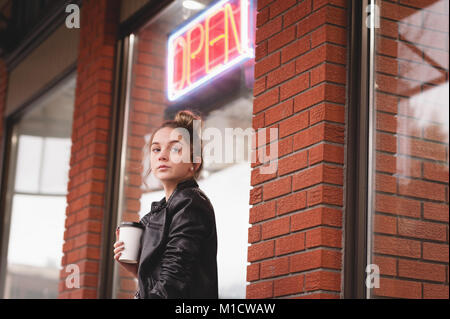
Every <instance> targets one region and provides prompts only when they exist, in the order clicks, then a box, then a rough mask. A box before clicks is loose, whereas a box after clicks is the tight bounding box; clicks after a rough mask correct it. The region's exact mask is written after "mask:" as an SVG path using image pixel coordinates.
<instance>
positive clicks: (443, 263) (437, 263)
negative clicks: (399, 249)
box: [372, 250, 448, 273]
mask: <svg viewBox="0 0 450 319" xmlns="http://www.w3.org/2000/svg"><path fill="white" fill-rule="evenodd" d="M422 251H423V250H422ZM372 255H373V257H377V256H379V257H385V258H386V257H389V258H393V257H396V260H395V262H396V267H395V271H396V272H397V273H398V265H397V263H398V261H399V260H400V259H405V260H409V261H419V262H424V263H428V264H436V265H442V266H448V262H445V261H438V260H433V259H424V258H423V257H420V258H413V257H407V256H398V255H389V254H382V253H373V254H372Z"/></svg>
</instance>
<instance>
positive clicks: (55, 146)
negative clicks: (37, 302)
mask: <svg viewBox="0 0 450 319" xmlns="http://www.w3.org/2000/svg"><path fill="white" fill-rule="evenodd" d="M74 94H75V77H71V78H70V79H68V80H66V81H64V83H62V84H61V85H59V86H58V87H57V88H56V89H55V90H52V92H50V93H48V94H47V95H46V96H45V97H43V98H42V99H41V100H39V101H38V102H36V103H35V105H32V106H31V108H30V111H29V112H27V113H26V114H25V115H24V116H22V117H21V118H20V120H18V121H17V123H16V124H15V125H14V127H13V135H12V141H11V143H12V144H11V152H10V158H9V163H10V167H11V168H12V169H11V170H10V173H9V176H8V181H9V185H8V190H7V196H6V198H7V201H6V206H5V212H6V216H9V219H10V224H9V225H7V227H9V238H8V250H7V269H6V273H3V274H2V275H4V276H6V277H5V287H4V291H3V296H4V298H57V297H58V283H59V274H60V269H61V267H60V266H61V258H62V251H63V249H62V248H63V238H64V222H65V217H66V192H67V183H68V172H69V161H70V148H71V131H72V114H73V107H74ZM6 220H8V219H6ZM6 233H8V232H6Z"/></svg>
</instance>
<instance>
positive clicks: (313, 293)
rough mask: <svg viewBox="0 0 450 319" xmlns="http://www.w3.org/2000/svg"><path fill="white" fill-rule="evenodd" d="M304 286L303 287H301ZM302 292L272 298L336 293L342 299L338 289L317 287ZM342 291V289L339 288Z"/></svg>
mask: <svg viewBox="0 0 450 319" xmlns="http://www.w3.org/2000/svg"><path fill="white" fill-rule="evenodd" d="M303 288H305V287H303ZM303 291H304V292H303V293H295V294H289V295H282V296H278V297H274V299H293V298H295V297H306V296H311V295H315V294H323V293H326V294H333V295H336V296H338V297H340V298H339V299H343V297H341V295H340V292H338V291H334V290H326V289H318V290H308V291H305V289H303ZM341 292H342V290H341ZM305 299H306V300H308V299H311V300H312V299H316V298H305ZM319 300H326V298H324V299H319Z"/></svg>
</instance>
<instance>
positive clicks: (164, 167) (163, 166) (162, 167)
mask: <svg viewBox="0 0 450 319" xmlns="http://www.w3.org/2000/svg"><path fill="white" fill-rule="evenodd" d="M167 168H170V167H169V166H165V165H161V166H158V169H167Z"/></svg>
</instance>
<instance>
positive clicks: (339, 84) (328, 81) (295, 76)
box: [253, 61, 347, 113]
mask: <svg viewBox="0 0 450 319" xmlns="http://www.w3.org/2000/svg"><path fill="white" fill-rule="evenodd" d="M326 64H330V65H335V66H344V65H343V64H339V63H334V62H329V61H322V62H320V63H319V64H316V65H314V66H313V67H312V68H311V69H308V70H306V71H303V72H301V73H296V74H295V75H293V76H292V77H290V78H288V79H286V80H283V81H282V82H280V83H277V84H276V85H274V86H271V87H267V88H266V89H265V90H264V91H262V92H260V93H258V94H257V95H253V98H254V99H256V98H258V97H260V96H262V95H263V94H264V93H267V92H269V91H271V90H273V89H275V88H277V87H279V88H281V87H282V86H283V85H284V84H287V83H288V82H290V81H291V80H294V79H297V78H299V77H300V76H302V75H305V74H307V73H310V72H311V71H312V70H314V69H316V68H318V67H320V66H322V65H326ZM280 69H281V68H276V69H273V70H271V71H269V73H272V72H274V71H278V70H280ZM269 73H267V74H266V75H265V76H266V77H268V76H269ZM261 78H262V76H260V77H259V78H258V79H261ZM266 82H267V80H266ZM309 82H311V79H310V81H309ZM323 83H327V84H334V85H336V86H347V83H339V82H334V81H330V80H327V79H325V80H322V81H320V82H317V83H316V84H314V85H313V86H309V87H308V89H309V88H314V87H316V86H319V85H320V84H323ZM266 86H267V84H266ZM308 89H305V90H303V91H301V92H298V93H296V94H295V95H292V96H290V97H288V98H286V99H284V100H281V101H280V102H284V101H287V100H289V99H291V98H293V97H295V96H297V95H299V93H303V92H305V91H306V90H308ZM280 102H279V103H280ZM332 103H334V104H338V105H343V104H341V103H336V102H332ZM271 107H272V106H270V107H269V108H271ZM264 110H265V109H264ZM258 113H259V112H258Z"/></svg>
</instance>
